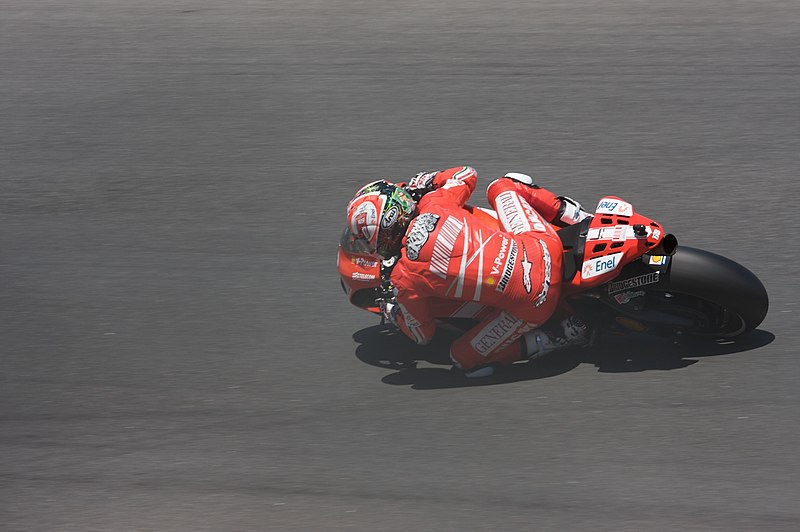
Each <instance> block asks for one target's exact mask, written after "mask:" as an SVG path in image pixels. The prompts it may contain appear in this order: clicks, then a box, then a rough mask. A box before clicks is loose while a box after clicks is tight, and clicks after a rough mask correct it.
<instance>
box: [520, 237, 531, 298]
mask: <svg viewBox="0 0 800 532" xmlns="http://www.w3.org/2000/svg"><path fill="white" fill-rule="evenodd" d="M519 263H520V264H522V286H523V287H525V291H526V292H528V293H529V294H530V293H531V290H533V286H531V267H532V266H533V263H532V262H531V261H529V260H528V250H527V249H525V244H522V260H520V261H519Z"/></svg>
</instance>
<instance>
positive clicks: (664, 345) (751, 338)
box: [353, 325, 775, 390]
mask: <svg viewBox="0 0 800 532" xmlns="http://www.w3.org/2000/svg"><path fill="white" fill-rule="evenodd" d="M457 334H458V333H454V332H453V331H448V330H443V331H439V332H437V334H436V336H435V337H434V339H433V341H432V342H431V343H430V344H428V345H426V346H418V345H416V344H414V343H413V342H412V341H411V340H409V339H408V338H406V337H405V336H404V335H403V334H402V333H400V332H398V331H397V330H396V329H394V328H392V327H390V326H388V325H375V326H372V327H367V328H365V329H361V330H360V331H357V332H356V333H354V334H353V339H354V340H355V341H356V342H358V343H359V344H360V345H359V346H358V347H357V348H356V353H355V354H356V357H357V358H358V359H359V360H361V361H362V362H364V363H365V364H369V365H371V366H376V367H379V368H385V369H389V370H393V371H394V373H390V374H388V375H386V376H385V377H383V378H382V379H381V381H382V382H384V383H386V384H392V385H404V386H411V388H413V389H415V390H433V389H443V388H463V387H470V386H490V385H496V384H508V383H512V382H519V381H527V380H537V379H544V378H549V377H555V376H558V375H561V374H563V373H567V372H569V371H571V370H573V369H575V368H576V367H578V366H579V365H580V364H582V363H585V364H592V365H594V366H595V367H597V371H598V372H601V373H626V372H639V371H652V370H661V371H665V370H673V369H682V368H686V367H688V366H691V365H693V364H696V363H697V362H698V360H696V359H698V358H703V357H710V356H719V355H730V354H734V353H741V352H744V351H750V350H753V349H758V348H760V347H763V346H765V345H767V344H769V343H771V342H772V341H773V340H774V339H775V336H774V335H773V334H772V333H770V332H767V331H763V330H756V331H753V332H751V333H749V334H746V335H744V336H742V337H740V338H735V339H732V340H719V341H713V340H708V341H699V340H690V341H684V342H680V343H674V342H672V341H671V340H669V339H665V338H659V337H654V336H647V335H639V334H631V335H627V336H621V337H603V338H602V339H601V341H600V342H599V343H598V345H595V346H593V347H591V348H584V349H573V350H565V351H563V352H559V353H554V354H553V355H551V356H547V357H544V358H541V359H539V360H536V362H533V363H527V362H523V363H518V364H514V365H513V366H510V367H504V368H500V369H498V371H497V372H496V373H495V374H494V375H493V376H491V377H488V378H483V379H467V378H465V377H464V376H463V374H462V373H461V371H459V370H456V369H453V368H452V366H451V362H450V358H449V356H448V348H449V346H450V343H451V342H452V341H453V340H454V339H455V338H456V337H457ZM419 362H427V363H428V364H432V365H435V366H444V367H423V368H420V367H417V365H418V363H419Z"/></svg>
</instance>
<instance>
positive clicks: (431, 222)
mask: <svg viewBox="0 0 800 532" xmlns="http://www.w3.org/2000/svg"><path fill="white" fill-rule="evenodd" d="M438 222H439V215H438V214H432V213H429V212H426V213H424V214H420V215H419V216H417V217H416V218H414V221H413V222H411V230H410V231H409V232H408V239H407V240H406V256H407V257H408V258H409V259H411V260H417V259H418V258H419V251H420V250H421V249H422V246H424V245H425V242H427V241H428V235H430V233H431V232H432V231H433V230H434V229H436V224H437V223H438Z"/></svg>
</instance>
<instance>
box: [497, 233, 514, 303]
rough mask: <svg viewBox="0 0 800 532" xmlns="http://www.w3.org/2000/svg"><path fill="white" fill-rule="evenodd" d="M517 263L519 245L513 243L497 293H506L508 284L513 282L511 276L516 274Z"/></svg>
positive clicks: (498, 283)
mask: <svg viewBox="0 0 800 532" xmlns="http://www.w3.org/2000/svg"><path fill="white" fill-rule="evenodd" d="M516 262H517V243H516V242H514V241H513V240H512V241H511V247H510V248H509V250H508V257H506V264H505V266H504V267H503V275H502V276H501V277H500V280H499V281H498V282H497V289H496V290H497V291H498V292H505V290H506V286H508V282H509V281H510V280H511V275H512V274H513V273H514V266H515V265H516Z"/></svg>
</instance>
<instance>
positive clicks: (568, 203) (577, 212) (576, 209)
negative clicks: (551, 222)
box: [558, 196, 592, 225]
mask: <svg viewBox="0 0 800 532" xmlns="http://www.w3.org/2000/svg"><path fill="white" fill-rule="evenodd" d="M558 199H559V200H561V207H559V209H558V221H560V222H561V223H563V224H566V225H575V224H576V223H578V222H582V221H583V220H585V219H586V218H589V217H591V216H592V215H591V214H590V213H588V212H586V211H585V210H583V207H581V204H580V203H578V202H577V201H575V200H574V199H572V198H568V197H567V196H559V197H558Z"/></svg>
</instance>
